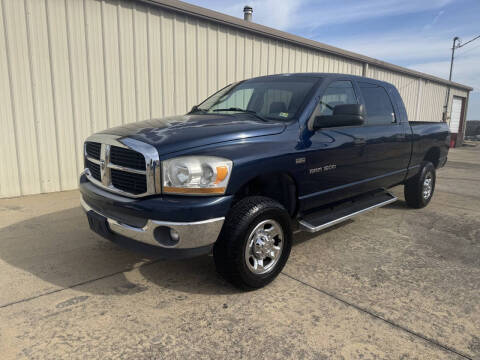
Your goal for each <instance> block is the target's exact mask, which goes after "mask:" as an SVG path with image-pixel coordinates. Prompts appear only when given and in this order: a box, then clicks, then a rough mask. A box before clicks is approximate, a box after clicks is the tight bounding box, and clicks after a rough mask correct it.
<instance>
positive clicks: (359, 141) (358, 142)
mask: <svg viewBox="0 0 480 360" xmlns="http://www.w3.org/2000/svg"><path fill="white" fill-rule="evenodd" d="M353 143H354V144H355V145H365V144H366V143H367V141H366V140H365V138H355V140H353Z"/></svg>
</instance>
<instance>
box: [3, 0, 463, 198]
mask: <svg viewBox="0 0 480 360" xmlns="http://www.w3.org/2000/svg"><path fill="white" fill-rule="evenodd" d="M0 2H1V5H2V6H1V8H0V80H1V81H0V94H1V96H0V121H1V125H2V126H1V129H2V131H1V132H0V161H1V164H2V166H0V179H1V181H0V197H11V196H18V195H25V194H35V193H41V192H50V191H60V190H69V189H73V188H75V187H76V186H77V178H78V174H79V172H80V171H81V170H82V168H83V160H82V143H83V141H84V139H85V138H86V137H87V136H88V135H90V134H91V133H93V132H95V131H98V130H102V129H105V128H108V127H112V126H119V125H122V124H126V123H129V122H133V121H140V120H143V119H148V118H151V117H162V116H168V115H174V114H180V113H185V112H186V111H187V109H189V108H190V107H191V106H192V105H194V104H197V103H198V102H199V101H200V100H202V99H204V98H205V97H207V96H208V95H209V94H211V93H213V92H214V91H216V90H217V89H219V88H221V87H223V86H224V85H226V84H227V83H230V82H233V81H237V80H241V79H244V78H249V77H252V76H258V75H264V74H274V73H284V72H307V71H314V72H337V73H348V74H356V75H362V69H363V64H362V63H360V62H356V61H354V60H347V59H343V58H340V57H335V56H332V55H327V54H325V53H322V52H319V51H317V50H311V49H307V48H302V47H299V46H294V45H291V44H288V43H286V42H282V41H279V40H274V39H269V38H266V37H260V36H257V35H252V34H251V33H247V32H244V31H240V30H236V29H234V28H229V27H227V26H225V25H219V24H216V23H213V22H206V21H204V20H199V19H196V18H194V17H185V16H183V15H179V14H176V13H173V12H167V11H163V10H160V9H159V8H155V7H147V6H144V5H141V4H139V3H136V2H129V1H101V0H66V1H65V0H25V1H23V0H22V1H20V0H0ZM368 76H371V77H374V78H378V79H382V80H386V81H390V82H392V83H394V84H395V85H396V86H397V87H398V88H399V89H400V92H401V94H402V96H403V98H404V99H405V102H406V104H407V108H408V114H409V116H410V118H412V119H418V120H428V121H440V120H441V112H442V106H443V101H444V98H445V91H446V88H445V86H443V85H438V84H435V83H431V82H426V81H425V80H420V79H418V78H415V77H410V76H406V75H400V74H397V73H393V72H391V71H385V70H382V69H380V68H374V67H370V68H369V71H368ZM421 82H422V83H423V85H422V86H421V90H422V92H421V94H422V96H421V98H420V106H418V105H417V98H418V93H419V83H421ZM454 92H455V91H452V95H453V93H454ZM459 93H465V92H461V91H457V92H456V93H455V94H456V95H459ZM465 94H466V93H465ZM464 96H466V95H464ZM417 109H421V114H418V115H417V113H416V112H417Z"/></svg>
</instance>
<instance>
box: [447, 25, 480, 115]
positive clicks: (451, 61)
mask: <svg viewBox="0 0 480 360" xmlns="http://www.w3.org/2000/svg"><path fill="white" fill-rule="evenodd" d="M478 38H480V35H478V36H475V37H474V38H473V39H471V40H468V41H467V42H465V43H463V44H462V42H461V40H460V38H459V37H458V36H455V37H454V38H453V45H452V58H451V60H450V75H449V76H448V81H452V71H453V59H454V57H455V49H459V48H461V47H463V46H465V45H467V44H469V43H471V42H472V41H475V40H477V39H478ZM457 41H458V44H457V45H456V44H455V43H456V42H457ZM449 99H450V84H449V85H448V88H447V98H446V99H445V106H444V108H443V109H444V110H443V121H444V122H446V121H447V111H448V100H449Z"/></svg>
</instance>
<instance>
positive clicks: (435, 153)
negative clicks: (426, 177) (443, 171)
mask: <svg viewBox="0 0 480 360" xmlns="http://www.w3.org/2000/svg"><path fill="white" fill-rule="evenodd" d="M423 160H424V161H430V162H431V163H432V164H433V166H435V168H438V166H439V165H440V148H439V147H438V146H434V147H431V148H430V149H428V151H427V153H426V154H425V157H424V158H423Z"/></svg>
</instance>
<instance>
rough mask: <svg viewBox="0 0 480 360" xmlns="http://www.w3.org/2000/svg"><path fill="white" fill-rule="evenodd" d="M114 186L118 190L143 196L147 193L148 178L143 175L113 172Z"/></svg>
mask: <svg viewBox="0 0 480 360" xmlns="http://www.w3.org/2000/svg"><path fill="white" fill-rule="evenodd" d="M111 175H112V185H113V186H115V187H116V188H117V189H120V190H123V191H126V192H129V193H132V194H135V195H137V194H143V193H144V192H146V191H147V178H146V176H145V175H141V174H131V173H127V172H124V171H120V170H115V169H112V170H111Z"/></svg>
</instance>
